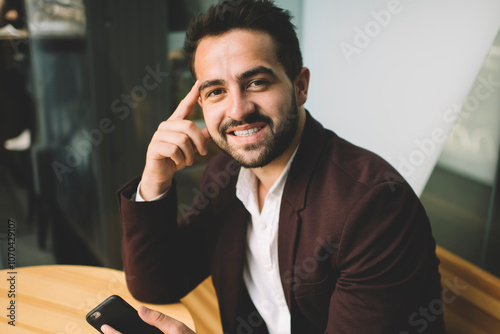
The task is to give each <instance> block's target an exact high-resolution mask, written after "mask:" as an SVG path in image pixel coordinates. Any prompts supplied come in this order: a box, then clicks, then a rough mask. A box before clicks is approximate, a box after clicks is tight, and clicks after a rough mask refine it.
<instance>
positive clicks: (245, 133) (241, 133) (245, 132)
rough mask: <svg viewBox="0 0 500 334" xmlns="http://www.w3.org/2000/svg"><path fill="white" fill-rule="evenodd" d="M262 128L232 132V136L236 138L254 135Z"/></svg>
mask: <svg viewBox="0 0 500 334" xmlns="http://www.w3.org/2000/svg"><path fill="white" fill-rule="evenodd" d="M260 129H262V128H253V129H248V130H243V131H234V134H235V135H236V136H238V137H247V136H251V135H253V134H256V133H257V132H259V131H260Z"/></svg>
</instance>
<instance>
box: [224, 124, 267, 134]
mask: <svg viewBox="0 0 500 334" xmlns="http://www.w3.org/2000/svg"><path fill="white" fill-rule="evenodd" d="M265 126H266V124H265V123H259V124H255V123H254V124H248V125H242V126H237V127H234V128H232V129H230V130H228V131H227V134H228V135H232V136H235V137H250V136H253V135H255V134H256V133H258V132H259V131H260V130H262V129H263V128H264V127H265Z"/></svg>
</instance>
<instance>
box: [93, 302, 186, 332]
mask: <svg viewBox="0 0 500 334" xmlns="http://www.w3.org/2000/svg"><path fill="white" fill-rule="evenodd" d="M139 316H140V317H141V319H142V320H144V322H146V323H148V324H150V325H151V326H155V327H156V328H158V329H159V330H161V331H162V332H163V333H165V334H195V333H194V332H193V331H192V330H190V329H189V328H188V327H187V326H186V325H184V324H183V323H182V322H180V321H177V320H175V319H173V318H171V317H169V316H168V315H165V314H163V313H160V312H158V311H154V310H150V309H148V308H147V307H146V306H141V307H139ZM101 331H102V332H103V333H104V334H121V333H120V332H118V331H117V330H115V329H113V328H111V327H110V326H108V325H103V326H102V327H101ZM133 334H135V333H133ZM137 334H140V333H137Z"/></svg>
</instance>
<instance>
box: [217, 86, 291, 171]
mask: <svg viewBox="0 0 500 334" xmlns="http://www.w3.org/2000/svg"><path fill="white" fill-rule="evenodd" d="M291 102H292V103H291V106H290V107H289V109H288V110H287V111H286V112H284V113H283V114H282V115H281V116H280V117H279V118H278V119H277V120H276V122H274V121H273V120H272V119H271V118H270V117H269V116H266V115H263V114H261V113H259V111H258V110H257V111H256V112H254V113H252V114H250V115H248V117H246V118H245V119H244V120H243V121H235V120H231V121H228V122H226V123H223V124H221V126H219V136H217V138H216V139H214V138H213V137H212V139H213V140H214V142H215V144H216V145H217V146H218V147H219V148H220V149H221V150H222V151H223V152H224V153H226V154H228V155H229V156H231V157H232V158H233V159H234V160H236V161H237V162H238V163H239V164H240V165H241V166H243V167H245V168H259V167H264V166H266V165H268V164H269V163H270V162H271V161H273V160H274V159H276V158H277V157H279V156H280V155H281V154H282V153H283V152H284V151H285V150H286V149H287V148H288V147H289V146H290V144H291V143H292V140H293V138H294V136H295V133H296V132H297V128H298V126H299V108H298V106H297V102H296V100H295V94H292V98H291ZM257 122H262V123H265V124H266V126H267V127H268V128H269V130H268V134H267V135H266V136H265V137H263V138H262V139H261V140H260V141H259V142H258V143H253V144H246V145H242V146H238V147H235V146H233V145H230V144H229V142H228V140H227V130H228V129H230V128H232V127H235V126H240V125H245V124H251V123H257ZM253 152H255V153H256V154H257V155H256V156H255V154H251V153H253Z"/></svg>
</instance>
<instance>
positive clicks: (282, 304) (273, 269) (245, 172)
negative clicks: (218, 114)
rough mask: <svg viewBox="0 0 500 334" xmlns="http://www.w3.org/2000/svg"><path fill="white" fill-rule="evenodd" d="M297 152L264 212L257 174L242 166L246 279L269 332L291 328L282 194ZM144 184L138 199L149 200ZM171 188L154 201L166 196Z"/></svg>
mask: <svg viewBox="0 0 500 334" xmlns="http://www.w3.org/2000/svg"><path fill="white" fill-rule="evenodd" d="M297 148H298V147H297ZM296 153H297V149H295V152H294V153H293V154H292V156H291V157H290V160H289V161H288V163H287V165H286V166H285V168H284V169H283V172H282V173H281V175H280V177H279V178H278V179H277V180H276V182H275V183H274V185H273V186H272V187H271V189H269V192H268V193H267V196H266V199H265V201H264V206H263V208H262V211H259V204H258V196H257V184H258V183H257V182H258V180H257V177H256V176H255V174H254V173H253V172H252V171H251V170H250V169H246V168H244V167H241V169H240V174H239V175H238V181H237V183H236V197H238V199H239V200H240V201H241V202H242V203H243V205H244V206H245V208H246V209H247V211H248V212H249V213H250V221H249V224H248V229H247V249H246V262H245V266H244V269H243V281H244V282H245V285H246V288H247V290H248V294H249V295H250V298H251V299H252V302H253V303H254V305H255V307H256V308H257V311H259V313H260V315H261V316H262V319H264V321H265V322H266V325H267V329H268V331H269V334H290V331H291V322H290V311H289V310H288V306H287V304H286V300H285V293H284V292H283V286H282V284H281V278H280V277H281V276H280V272H279V266H278V223H279V217H280V206H281V197H282V196H283V190H284V188H285V182H286V179H287V177H288V172H289V171H290V165H291V164H292V161H293V158H294V157H295V154H296ZM140 186H141V184H140V183H139V185H138V186H137V193H136V196H135V200H136V201H137V202H143V201H145V200H144V199H143V198H142V196H141V194H140V191H139V189H140ZM168 190H170V189H168ZM168 190H167V191H166V192H165V193H163V194H162V195H160V196H158V197H156V198H154V199H152V200H151V201H155V200H159V199H161V198H163V197H164V196H165V195H166V194H167V192H168Z"/></svg>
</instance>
